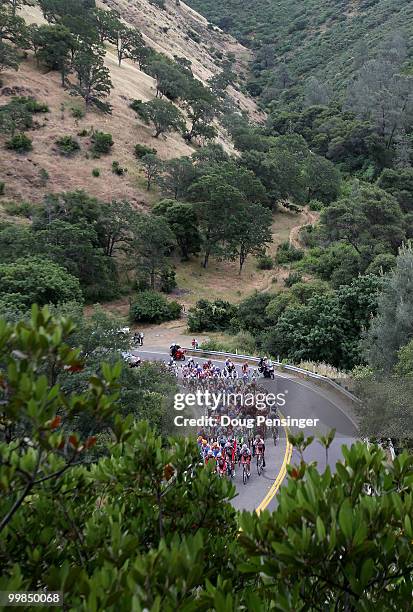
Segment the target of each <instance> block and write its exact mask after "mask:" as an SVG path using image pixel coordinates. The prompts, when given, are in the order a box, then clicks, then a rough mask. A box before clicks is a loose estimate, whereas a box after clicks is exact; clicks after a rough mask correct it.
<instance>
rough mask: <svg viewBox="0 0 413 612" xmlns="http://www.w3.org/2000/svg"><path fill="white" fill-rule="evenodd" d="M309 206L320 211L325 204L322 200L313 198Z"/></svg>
mask: <svg viewBox="0 0 413 612" xmlns="http://www.w3.org/2000/svg"><path fill="white" fill-rule="evenodd" d="M308 207H309V209H310V210H315V211H319V210H323V208H325V204H324V203H323V202H320V200H311V202H310V203H309V205H308Z"/></svg>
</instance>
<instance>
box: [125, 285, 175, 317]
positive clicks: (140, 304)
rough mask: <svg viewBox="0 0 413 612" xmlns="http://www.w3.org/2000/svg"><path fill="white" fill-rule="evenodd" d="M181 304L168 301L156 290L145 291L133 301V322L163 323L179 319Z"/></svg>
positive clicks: (130, 313)
mask: <svg viewBox="0 0 413 612" xmlns="http://www.w3.org/2000/svg"><path fill="white" fill-rule="evenodd" d="M180 314H181V305H180V304H178V302H168V300H166V299H165V298H164V297H163V296H162V295H161V294H160V293H156V291H143V292H142V293H139V294H138V295H137V296H136V298H135V299H134V301H133V302H132V304H131V306H130V310H129V317H130V320H131V322H133V323H162V321H172V320H173V319H178V318H179V316H180Z"/></svg>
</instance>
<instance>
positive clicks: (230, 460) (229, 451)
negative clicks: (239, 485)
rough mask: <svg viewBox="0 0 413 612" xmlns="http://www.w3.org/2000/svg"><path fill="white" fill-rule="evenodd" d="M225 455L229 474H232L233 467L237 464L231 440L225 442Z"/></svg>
mask: <svg viewBox="0 0 413 612" xmlns="http://www.w3.org/2000/svg"><path fill="white" fill-rule="evenodd" d="M224 456H225V459H226V462H227V467H228V475H229V476H230V475H231V471H232V469H233V468H234V467H235V464H234V448H233V445H232V444H231V442H230V441H229V440H228V442H227V443H226V444H225V447H224Z"/></svg>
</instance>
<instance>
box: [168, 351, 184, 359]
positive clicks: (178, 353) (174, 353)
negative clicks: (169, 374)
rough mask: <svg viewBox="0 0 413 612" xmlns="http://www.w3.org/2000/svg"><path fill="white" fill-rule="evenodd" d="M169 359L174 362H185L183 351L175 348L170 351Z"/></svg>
mask: <svg viewBox="0 0 413 612" xmlns="http://www.w3.org/2000/svg"><path fill="white" fill-rule="evenodd" d="M171 357H172V359H173V360H174V361H185V351H184V349H182V348H177V349H175V351H171Z"/></svg>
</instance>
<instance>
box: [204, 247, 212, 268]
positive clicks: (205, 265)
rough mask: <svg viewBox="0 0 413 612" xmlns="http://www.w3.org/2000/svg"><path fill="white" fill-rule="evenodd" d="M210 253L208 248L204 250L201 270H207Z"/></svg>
mask: <svg viewBox="0 0 413 612" xmlns="http://www.w3.org/2000/svg"><path fill="white" fill-rule="evenodd" d="M210 251H211V250H210V248H209V247H208V248H207V249H206V250H205V255H204V261H203V264H202V267H203V268H207V267H208V261H209V255H210Z"/></svg>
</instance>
